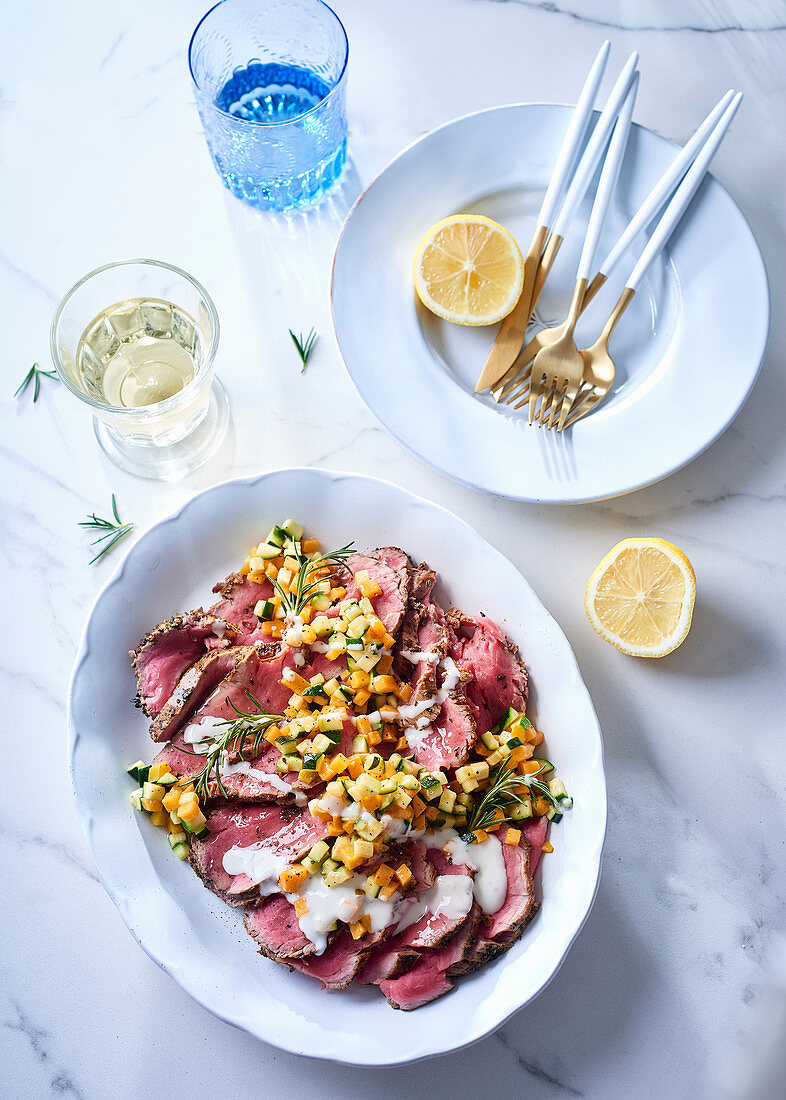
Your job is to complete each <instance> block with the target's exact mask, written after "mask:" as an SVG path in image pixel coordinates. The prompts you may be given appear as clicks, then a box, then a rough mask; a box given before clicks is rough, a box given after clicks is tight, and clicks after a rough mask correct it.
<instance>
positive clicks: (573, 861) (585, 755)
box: [68, 469, 606, 1066]
mask: <svg viewBox="0 0 786 1100" xmlns="http://www.w3.org/2000/svg"><path fill="white" fill-rule="evenodd" d="M289 515H291V516H294V517H295V518H297V519H299V521H300V522H302V523H304V524H305V525H307V527H308V530H310V531H313V532H315V533H317V534H318V536H319V538H320V540H321V541H322V543H323V545H325V546H327V545H335V546H340V545H344V544H345V543H346V542H348V541H350V540H351V539H354V541H355V544H356V545H357V546H359V547H373V546H379V545H386V544H390V543H394V544H396V545H400V546H402V547H403V548H405V549H406V550H407V551H408V552H409V553H410V554H411V555H412V556H413V557H415V558H417V559H422V560H426V561H428V562H429V563H430V564H431V566H432V567H434V568H435V569H437V571H438V573H439V576H440V595H441V598H442V599H443V600H445V601H448V602H449V603H455V604H457V605H458V606H460V607H462V608H463V609H464V610H465V611H467V612H468V613H470V614H477V613H478V612H480V611H485V612H486V613H487V614H488V615H490V616H491V617H492V618H494V619H496V620H497V621H498V622H500V623H501V624H502V626H503V628H504V629H505V630H506V631H507V633H508V634H509V635H510V636H511V637H512V638H513V639H514V640H515V641H516V642H517V643H518V644H519V645H520V646H521V650H522V654H523V656H524V659H525V661H526V663H527V666H528V668H529V670H530V676H531V683H532V686H533V702H534V713H535V715H536V718H537V722H538V724H539V726H540V728H542V729H543V730H544V732H545V733H546V736H547V746H548V750H549V753H550V755H551V757H552V758H553V760H554V761H555V763H556V766H557V767H558V769H559V773H560V775H561V776H562V777H563V778H564V779H565V782H566V783H567V786H568V788H569V790H570V791H571V793H572V794H573V796H574V799H575V803H574V809H573V810H572V811H571V812H570V813H568V814H566V815H565V817H564V819H563V821H562V823H561V824H560V825H559V826H556V827H555V828H554V829H553V830H552V840H553V842H554V847H555V851H554V853H553V854H551V855H549V856H548V857H547V858H545V859H544V860H543V863H542V873H541V872H540V871H539V872H538V891H539V894H540V897H541V900H542V909H541V911H540V913H539V914H538V916H537V917H536V918H535V920H534V921H533V922H532V924H531V925H530V926H529V928H528V929H527V930H526V932H525V934H524V936H523V938H522V939H521V940H520V941H519V943H517V944H516V945H515V946H514V947H513V948H512V950H511V951H510V952H509V953H508V954H506V955H504V956H503V957H502V958H501V959H499V960H497V961H496V962H494V963H492V964H491V965H490V966H487V967H486V968H484V969H483V970H482V971H480V972H479V973H477V974H475V975H473V976H471V977H468V978H464V979H461V980H460V981H459V982H458V983H457V985H456V988H455V990H454V991H453V992H451V993H449V994H448V995H447V996H446V997H444V998H442V999H441V1000H439V1001H436V1002H434V1003H433V1004H431V1005H428V1006H426V1007H424V1008H422V1009H419V1010H417V1011H416V1012H410V1013H406V1012H397V1011H394V1010H393V1009H391V1008H390V1007H389V1005H388V1004H387V1002H386V1001H385V999H384V998H383V997H382V995H381V994H380V993H379V991H378V990H377V989H374V988H371V989H366V988H360V987H358V988H355V987H351V988H350V989H348V990H345V991H343V992H340V993H326V992H323V991H322V990H321V988H320V986H319V983H318V982H315V981H314V980H313V979H309V978H307V977H304V976H303V975H300V974H291V973H289V972H288V971H287V970H285V969H284V968H282V967H280V966H278V965H276V964H275V963H272V962H270V961H269V960H267V959H264V958H262V957H261V956H260V955H259V954H258V953H257V952H256V949H255V945H254V943H253V941H252V940H251V938H250V937H249V936H248V935H247V934H246V933H245V932H244V930H243V927H242V922H241V914H240V911H238V910H230V909H229V908H228V907H227V906H225V905H224V904H223V902H221V901H220V900H219V899H218V898H216V897H215V896H214V895H213V894H212V893H210V891H208V890H206V889H205V887H204V886H203V885H202V883H201V881H200V880H199V879H198V878H197V876H196V875H195V874H194V873H193V872H192V871H191V870H190V868H189V867H187V866H184V865H183V864H182V863H180V862H179V861H178V860H176V859H174V858H173V857H172V854H171V852H170V850H169V846H168V845H167V844H166V841H165V838H164V836H163V834H162V833H161V831H160V830H158V829H154V828H153V827H152V826H150V824H149V823H148V822H147V821H146V820H145V819H144V818H143V817H142V816H141V815H139V814H138V813H136V811H134V809H133V807H132V806H131V803H130V801H129V794H130V791H131V786H132V785H131V783H130V780H129V779H128V776H127V775H126V772H125V769H126V767H127V766H128V765H129V764H130V762H131V761H133V760H137V759H139V758H140V757H141V758H143V759H150V758H151V756H152V754H153V751H154V750H153V744H152V742H151V741H150V738H149V735H148V732H147V728H148V722H147V720H146V719H145V718H144V716H143V715H142V713H141V712H140V711H138V710H135V709H134V707H133V706H132V705H131V700H132V699H133V696H134V692H135V687H134V681H133V676H132V673H131V667H130V661H129V657H128V651H129V650H130V649H132V648H133V647H134V646H135V645H136V644H137V643H138V641H139V639H140V638H141V637H142V636H143V635H144V634H145V633H146V632H147V631H148V630H149V629H150V628H151V627H152V626H153V625H155V624H156V623H158V622H160V621H162V620H163V619H165V618H167V617H168V616H169V615H171V614H172V613H174V612H176V611H178V610H184V609H190V608H192V607H196V606H199V605H206V606H207V605H209V603H210V602H211V600H212V598H213V597H212V596H211V591H210V590H211V587H212V585H213V584H214V583H215V582H216V581H217V580H219V579H220V578H222V577H224V576H226V575H227V574H228V573H229V572H231V571H232V569H234V568H236V567H237V564H238V562H239V561H240V560H241V559H242V557H243V554H244V553H245V551H246V549H247V548H248V546H250V545H253V544H254V543H256V542H257V541H258V540H259V538H260V533H261V532H263V531H266V530H268V528H269V527H270V525H271V523H272V522H274V521H276V520H279V519H280V518H281V517H282V516H289ZM68 712H69V729H70V762H71V770H72V777H73V785H74V793H75V797H76V803H77V808H78V811H79V814H80V817H81V820H82V823H83V826H84V829H85V832H86V835H87V840H88V844H89V846H90V851H91V854H92V857H93V860H94V862H95V865H96V867H97V869H98V871H99V873H100V875H101V877H102V879H103V882H104V885H105V887H106V889H107V891H108V893H109V895H110V896H111V898H112V900H113V901H114V902H115V904H116V906H117V907H118V909H119V911H120V914H121V916H122V917H123V920H124V921H125V923H126V924H127V926H128V928H129V930H130V931H131V933H132V934H133V936H134V937H135V938H136V940H137V941H138V943H139V944H140V946H141V947H143V948H144V950H145V951H146V952H147V954H148V955H149V956H150V957H151V958H152V959H153V960H154V961H155V962H156V963H158V965H159V966H161V967H162V968H163V969H164V970H166V971H167V973H169V974H170V975H171V976H172V977H173V978H174V979H175V981H177V982H178V983H179V984H180V985H181V986H182V988H183V989H185V990H186V992H188V993H189V994H190V995H191V996H192V997H194V999H195V1000H197V1001H198V1002H199V1003H200V1004H201V1005H203V1006H204V1007H205V1008H207V1009H208V1010H209V1011H210V1012H212V1013H214V1014H215V1015H216V1016H218V1017H220V1018H221V1019H224V1020H226V1021H227V1022H229V1023H231V1024H234V1025H235V1026H237V1027H240V1028H243V1029H244V1030H245V1031H248V1032H250V1033H251V1034H252V1035H256V1036H257V1037H258V1038H260V1039H263V1040H265V1041H266V1042H268V1043H271V1044H273V1045H274V1046H277V1047H280V1048H281V1049H283V1050H287V1051H292V1052H294V1053H297V1054H302V1055H307V1056H310V1057H313V1058H323V1059H327V1060H330V1061H337V1062H343V1063H348V1064H357V1065H368V1066H384V1065H396V1064H402V1063H406V1062H412V1061H416V1060H418V1059H421V1058H427V1057H430V1056H432V1055H435V1054H443V1053H445V1052H447V1051H451V1050H455V1049H457V1048H460V1047H463V1046H466V1045H467V1044H470V1043H473V1042H475V1041H477V1040H478V1039H480V1038H482V1037H483V1036H485V1035H487V1034H488V1033H489V1032H491V1031H493V1030H494V1029H495V1028H497V1027H499V1026H500V1024H502V1023H503V1022H504V1021H505V1020H506V1019H508V1017H510V1016H511V1015H512V1014H513V1013H514V1012H516V1011H517V1010H518V1009H520V1008H521V1007H523V1006H524V1005H526V1004H527V1003H528V1002H529V1001H531V1000H532V999H533V997H536V996H537V994H538V993H539V992H540V991H541V990H542V989H543V988H544V987H545V986H546V985H547V983H548V982H549V981H550V980H551V978H552V977H553V976H554V974H555V973H556V971H557V970H558V968H559V966H560V964H561V963H562V961H563V959H564V958H565V955H566V954H567V952H568V949H569V947H570V945H571V943H572V942H573V940H574V938H575V937H576V935H577V934H578V931H579V929H580V928H581V926H582V924H583V923H584V921H585V920H586V917H587V915H588V913H589V911H590V908H591V906H592V902H593V899H594V896H595V891H596V888H597V883H598V878H599V874H600V862H601V850H602V846H603V840H604V835H605V828H606V788H605V779H604V773H603V752H602V743H601V735H600V729H599V727H598V721H597V718H596V716H595V713H594V710H593V707H592V703H591V701H590V697H589V695H588V693H587V689H586V687H585V686H584V684H583V682H582V679H581V675H580V673H579V670H578V667H577V665H576V660H575V658H574V656H573V653H572V652H571V649H570V646H569V645H568V642H567V640H566V639H565V636H564V635H563V633H562V631H561V630H560V629H559V627H558V626H557V624H556V623H555V622H554V620H553V619H552V618H551V616H550V615H549V614H548V612H547V611H546V610H545V609H544V607H543V606H542V604H541V603H540V601H539V600H538V599H537V597H536V596H535V594H534V593H533V591H532V589H531V588H530V587H529V585H528V584H527V582H526V581H525V580H524V578H523V577H522V576H521V574H520V573H519V572H518V571H517V570H516V569H515V568H514V567H513V566H512V565H511V563H510V562H509V561H507V560H506V559H505V558H504V557H503V556H502V555H501V554H500V553H499V552H498V551H496V550H494V549H493V548H492V547H491V546H489V545H488V543H486V542H485V540H484V539H482V538H481V537H480V535H478V534H477V533H476V532H475V531H473V530H472V529H471V528H470V527H468V526H467V525H466V524H465V523H464V522H462V521H461V520H460V519H458V518H456V517H455V516H453V515H451V514H450V513H449V512H447V511H445V510H444V509H442V508H440V507H438V506H437V505H435V504H431V503H429V502H427V501H425V500H421V499H420V498H418V497H416V496H413V495H412V494H411V493H409V492H407V491H406V490H404V489H400V488H397V487H396V486H393V485H390V484H388V483H386V482H383V481H378V480H376V479H374V478H370V477H362V476H359V475H356V474H340V473H331V472H329V471H325V470H314V469H291V470H279V471H276V472H274V473H269V474H264V475H262V476H259V477H253V478H248V479H245V480H238V481H229V482H225V483H223V484H221V485H216V486H214V487H213V488H211V489H208V490H206V491H205V492H202V493H200V494H199V495H198V496H196V497H194V498H192V499H191V500H190V501H188V503H186V504H185V505H184V506H183V507H182V508H181V509H180V510H179V511H178V512H176V513H175V514H174V515H172V516H170V517H169V518H168V519H165V520H162V521H161V522H160V523H157V524H156V525H155V526H154V527H152V528H151V530H150V531H148V532H147V533H146V534H145V535H143V536H142V537H141V538H140V539H139V541H138V542H137V543H136V544H135V545H134V546H133V547H132V548H131V549H130V551H129V552H128V554H127V555H126V557H125V558H124V559H123V561H122V562H121V563H120V564H119V566H118V568H117V570H116V571H115V573H114V575H113V576H112V578H111V579H110V580H109V581H108V582H107V584H106V586H105V587H104V589H103V590H102V592H101V593H100V595H99V596H98V598H97V600H96V602H95V604H94V606H93V609H92V611H91V613H90V616H89V618H88V621H87V625H86V627H85V631H84V634H83V637H82V641H81V645H80V649H79V654H78V656H77V660H76V664H75V667H74V672H73V676H72V680H71V686H70V691H69V700H68Z"/></svg>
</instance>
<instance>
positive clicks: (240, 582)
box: [209, 573, 273, 645]
mask: <svg viewBox="0 0 786 1100" xmlns="http://www.w3.org/2000/svg"><path fill="white" fill-rule="evenodd" d="M213 591H214V592H218V593H219V595H220V597H221V598H220V600H219V601H218V602H217V603H215V604H213V606H212V607H211V608H210V610H209V614H211V615H214V616H215V617H216V618H219V619H223V620H224V621H225V622H228V623H230V624H231V625H232V627H233V628H234V631H235V636H236V641H237V643H238V644H239V645H251V644H252V643H253V642H257V641H264V640H265V635H264V634H262V630H261V623H260V621H259V619H258V618H257V617H256V615H255V614H254V608H255V607H256V605H257V601H258V600H269V599H270V597H271V596H272V595H273V585H272V584H271V582H270V581H268V580H266V581H265V582H264V584H257V583H256V581H250V580H249V579H248V577H244V576H243V574H242V573H230V574H229V576H228V577H227V579H226V580H224V581H221V583H220V584H217V585H216V586H215V587H214V589H213Z"/></svg>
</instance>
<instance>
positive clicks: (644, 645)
mask: <svg viewBox="0 0 786 1100" xmlns="http://www.w3.org/2000/svg"><path fill="white" fill-rule="evenodd" d="M695 599H696V577H695V574H694V572H693V567H692V565H691V563H690V562H689V561H688V559H687V558H686V557H685V555H684V554H683V552H682V551H681V550H680V549H679V547H677V546H673V545H672V543H670V542H666V540H665V539H656V538H640V539H623V541H622V542H618V543H617V545H616V546H615V547H614V548H613V549H612V550H610V551H609V552H608V554H607V555H606V557H605V558H604V559H603V561H602V562H601V563H600V565H599V566H598V567H597V569H596V570H595V572H594V573H593V574H592V576H591V577H590V579H589V581H588V582H587V591H586V596H585V601H584V606H585V609H586V612H587V618H588V619H589V621H590V624H591V625H592V628H593V629H594V630H595V631H597V633H598V634H600V636H601V638H603V639H605V641H607V642H609V643H610V644H611V645H613V646H616V647H617V649H620V650H622V652H623V653H628V654H630V656H632V657H665V656H666V654H667V653H671V652H672V650H675V649H676V648H677V646H678V645H680V644H681V643H682V642H684V641H685V638H686V637H687V635H688V631H689V630H690V624H691V617H692V615H693V604H694V602H695Z"/></svg>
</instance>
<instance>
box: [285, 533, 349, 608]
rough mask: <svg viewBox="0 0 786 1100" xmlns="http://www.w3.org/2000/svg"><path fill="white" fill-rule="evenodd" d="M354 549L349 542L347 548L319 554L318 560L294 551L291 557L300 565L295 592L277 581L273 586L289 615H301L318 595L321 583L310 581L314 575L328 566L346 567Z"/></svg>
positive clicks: (343, 547) (299, 551)
mask: <svg viewBox="0 0 786 1100" xmlns="http://www.w3.org/2000/svg"><path fill="white" fill-rule="evenodd" d="M353 547H354V543H352V542H348V543H347V545H346V546H342V547H340V548H339V549H338V550H329V551H328V552H327V553H326V554H319V555H318V556H317V557H316V558H308V557H306V555H305V554H304V553H303V552H302V551H301V550H298V549H297V548H295V549H294V550H293V551H292V553H291V555H290V556H293V557H295V558H296V560H297V561H298V563H299V569H298V572H297V583H296V585H295V591H294V592H285V591H284V589H283V588H282V587H281V585H280V584H279V583H278V581H277V580H274V581H273V586H274V587H275V589H276V591H277V592H278V594H279V596H280V597H281V601H282V603H283V605H284V610H285V611H286V612H287V614H289V615H299V614H300V612H301V611H302V610H303V608H304V607H305V606H306V604H308V603H310V602H311V601H312V600H313V599H314V597H315V596H316V595H317V594H318V592H319V583H320V582H319V580H318V579H317V580H309V578H310V577H311V576H312V574H313V573H315V572H317V571H319V570H321V569H324V568H325V566H327V565H334V566H337V567H338V568H343V567H345V566H346V560H347V558H348V557H349V556H350V554H352V552H353ZM288 553H289V551H288Z"/></svg>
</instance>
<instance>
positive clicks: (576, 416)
mask: <svg viewBox="0 0 786 1100" xmlns="http://www.w3.org/2000/svg"><path fill="white" fill-rule="evenodd" d="M605 396H606V395H605V394H604V393H599V392H598V391H597V390H596V389H594V388H593V389H590V390H588V391H587V393H586V394H585V395H583V396H582V398H581V400H580V401H577V402H576V403H575V405H574V407H573V409H572V411H571V413H570V415H569V416H568V418H567V420H566V421H565V427H566V428H572V427H573V425H574V424H575V423H576V421H577V420H581V418H582V417H583V416H586V415H587V413H589V412H592V410H593V409H594V408H595V406H596V405H597V404H598V402H599V401H602V400H603V398H604V397H605Z"/></svg>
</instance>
